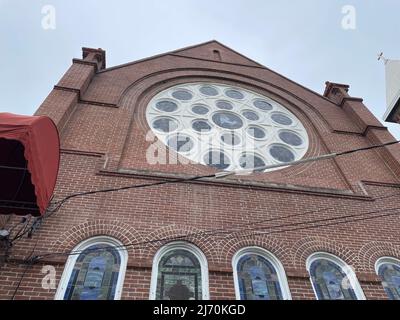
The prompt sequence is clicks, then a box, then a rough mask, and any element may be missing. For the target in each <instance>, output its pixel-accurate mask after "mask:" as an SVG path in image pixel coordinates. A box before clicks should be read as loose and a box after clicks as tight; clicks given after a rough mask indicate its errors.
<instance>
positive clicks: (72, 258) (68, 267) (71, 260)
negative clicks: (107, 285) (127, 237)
mask: <svg viewBox="0 0 400 320" xmlns="http://www.w3.org/2000/svg"><path fill="white" fill-rule="evenodd" d="M99 244H100V245H101V244H104V245H109V246H112V247H119V248H118V249H116V250H117V251H118V253H119V256H120V258H121V263H120V267H119V273H118V280H117V285H116V289H115V296H114V300H120V299H121V294H122V288H123V284H124V279H125V271H126V266H127V262H128V253H127V251H126V249H125V247H124V246H123V244H122V243H121V242H120V241H118V240H116V239H114V238H111V237H108V236H97V237H92V238H89V239H86V240H84V241H82V242H81V243H79V244H78V245H77V246H76V247H75V248H74V249H73V250H72V251H71V253H70V255H69V256H68V260H67V262H66V264H65V267H64V272H63V274H62V276H61V280H60V283H59V285H58V288H57V292H56V295H55V297H54V299H55V300H63V299H64V295H65V291H66V289H67V286H68V282H69V279H70V277H71V273H72V270H73V269H74V266H75V262H76V260H77V259H78V257H79V256H80V253H81V252H82V251H83V250H85V249H87V248H89V247H91V246H93V245H99ZM74 252H76V254H74ZM78 252H79V254H78Z"/></svg>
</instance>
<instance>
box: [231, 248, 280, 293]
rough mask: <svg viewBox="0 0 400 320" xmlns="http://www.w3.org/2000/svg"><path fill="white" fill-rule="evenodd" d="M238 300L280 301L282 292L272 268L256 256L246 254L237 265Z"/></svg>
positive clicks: (268, 263) (260, 257) (262, 258)
mask: <svg viewBox="0 0 400 320" xmlns="http://www.w3.org/2000/svg"><path fill="white" fill-rule="evenodd" d="M236 268H237V274H238V280H239V291H240V299H242V300H282V299H283V296H282V290H281V286H280V283H279V279H278V275H277V272H276V270H275V268H274V266H273V265H272V264H271V262H269V261H268V260H267V259H265V258H264V257H262V256H260V255H257V254H246V255H244V256H243V257H241V258H240V259H239V261H238V263H237V267H236Z"/></svg>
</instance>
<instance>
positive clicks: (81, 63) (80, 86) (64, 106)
mask: <svg viewBox="0 0 400 320" xmlns="http://www.w3.org/2000/svg"><path fill="white" fill-rule="evenodd" d="M105 66H106V61H105V51H104V50H102V49H91V48H82V59H73V60H72V66H71V67H70V68H69V69H68V71H67V72H66V73H65V74H64V76H63V77H62V78H61V80H60V81H59V82H58V83H57V85H55V86H54V89H53V90H52V91H51V92H50V94H49V95H48V96H47V98H46V99H45V100H44V101H43V103H42V104H41V106H40V107H39V109H38V110H37V111H36V112H35V115H46V116H49V117H50V118H52V119H53V121H54V122H55V124H56V125H57V128H58V130H59V131H60V132H61V131H62V129H63V127H64V125H65V124H66V122H67V121H68V119H69V117H70V116H71V114H72V113H73V112H74V110H75V107H76V105H77V103H78V102H79V100H80V97H81V96H82V95H83V94H84V92H85V91H86V89H87V88H88V86H89V84H90V82H91V80H92V79H93V77H94V75H95V74H96V72H98V71H99V70H102V69H104V68H105Z"/></svg>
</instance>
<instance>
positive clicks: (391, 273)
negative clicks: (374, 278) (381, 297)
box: [378, 263, 400, 300]
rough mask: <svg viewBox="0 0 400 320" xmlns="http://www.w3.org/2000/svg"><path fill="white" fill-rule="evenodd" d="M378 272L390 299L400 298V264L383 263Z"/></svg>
mask: <svg viewBox="0 0 400 320" xmlns="http://www.w3.org/2000/svg"><path fill="white" fill-rule="evenodd" d="M378 274H379V276H380V277H381V279H382V284H383V287H384V288H385V291H386V294H387V295H388V297H389V299H390V300H400V264H394V263H385V264H382V265H381V266H380V267H379V270H378Z"/></svg>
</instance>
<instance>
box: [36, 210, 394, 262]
mask: <svg viewBox="0 0 400 320" xmlns="http://www.w3.org/2000/svg"><path fill="white" fill-rule="evenodd" d="M399 209H400V207H395V208H389V209H380V210H374V211H370V212H365V213H358V214H352V215H344V216H339V217H332V218H325V219H317V220H311V221H303V222H298V223H288V224H280V225H274V226H269V227H262V228H261V227H258V228H253V229H244V230H237V229H234V230H226V229H225V230H224V231H223V232H218V231H217V232H208V233H207V232H198V233H189V234H185V235H182V236H174V237H165V238H159V239H153V240H148V241H141V242H131V243H128V244H125V245H119V246H108V248H94V249H84V250H77V251H72V252H52V253H46V254H42V255H38V256H36V260H41V259H44V258H46V257H49V256H71V255H79V254H81V253H83V252H91V251H97V250H107V249H109V248H110V247H111V248H113V249H116V250H128V248H134V247H136V246H142V245H147V244H153V243H159V242H165V241H168V242H170V241H178V240H183V239H190V238H193V237H197V236H199V235H200V236H213V235H225V236H224V239H229V237H227V236H226V234H231V235H230V237H233V238H236V237H237V236H236V234H239V233H241V232H243V231H246V232H247V231H251V232H253V231H259V232H260V233H258V234H270V233H281V232H287V231H294V230H302V229H310V228H316V227H323V226H331V225H337V224H343V223H349V222H354V221H362V220H369V219H375V218H379V217H386V216H393V215H398V214H400V211H396V212H394V213H384V214H382V215H378V216H372V217H369V216H368V217H365V216H367V215H372V214H376V213H380V212H383V211H384V212H389V211H395V210H399ZM353 217H360V218H357V219H350V220H346V221H335V220H340V219H347V218H353ZM326 221H335V222H330V223H327V224H323V225H321V224H320V225H308V224H315V223H321V222H326ZM300 225H306V226H302V227H296V226H300ZM285 227H296V228H290V229H283V230H282V229H279V228H285ZM274 229H279V230H274ZM260 230H263V231H260ZM264 230H272V231H264ZM251 235H257V233H254V234H251Z"/></svg>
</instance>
